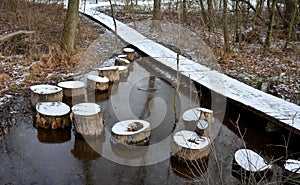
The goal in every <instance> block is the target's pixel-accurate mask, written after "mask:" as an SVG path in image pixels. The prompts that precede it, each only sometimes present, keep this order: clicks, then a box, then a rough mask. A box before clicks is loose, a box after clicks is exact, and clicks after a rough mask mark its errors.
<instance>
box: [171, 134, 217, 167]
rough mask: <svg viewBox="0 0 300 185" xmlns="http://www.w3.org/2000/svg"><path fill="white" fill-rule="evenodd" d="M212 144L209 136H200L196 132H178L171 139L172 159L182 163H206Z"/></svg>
mask: <svg viewBox="0 0 300 185" xmlns="http://www.w3.org/2000/svg"><path fill="white" fill-rule="evenodd" d="M210 144H211V143H210V139H209V138H208V137H205V136H199V135H198V134H197V133H196V132H193V131H189V130H182V131H179V132H176V133H175V134H174V135H173V137H172V140H171V154H172V159H173V160H174V161H176V162H178V163H179V164H182V165H190V164H192V165H195V164H196V165H206V164H207V161H208V157H209V153H210ZM204 168H205V166H204Z"/></svg>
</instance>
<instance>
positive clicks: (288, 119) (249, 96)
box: [82, 5, 300, 134]
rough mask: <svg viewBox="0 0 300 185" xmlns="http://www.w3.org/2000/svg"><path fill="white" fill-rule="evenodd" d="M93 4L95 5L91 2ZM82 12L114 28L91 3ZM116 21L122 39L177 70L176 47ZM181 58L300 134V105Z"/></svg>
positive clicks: (207, 82) (191, 72)
mask: <svg viewBox="0 0 300 185" xmlns="http://www.w3.org/2000/svg"><path fill="white" fill-rule="evenodd" d="M91 7H94V6H92V5H91ZM82 13H84V14H87V15H89V16H92V17H93V18H95V19H96V20H98V21H99V22H101V23H102V24H104V25H106V26H107V27H108V28H110V29H111V30H113V31H115V27H114V23H113V19H112V18H111V17H110V16H107V15H105V14H102V13H99V12H96V11H95V9H93V8H88V7H87V8H86V10H85V12H82ZM116 22H117V33H118V36H119V37H120V38H121V39H122V40H124V41H125V42H127V43H129V44H132V45H134V46H135V47H137V48H138V49H139V50H141V51H143V52H144V53H146V54H147V55H149V56H150V57H152V58H154V59H155V60H156V61H158V62H159V63H161V64H163V65H165V66H167V67H169V68H170V69H172V70H175V71H177V54H176V53H175V52H174V51H172V50H170V49H168V48H166V47H164V46H162V45H160V44H158V43H156V42H154V41H152V40H150V39H148V38H146V37H145V36H143V35H142V34H140V33H139V32H137V31H136V30H134V29H133V28H130V27H129V26H127V25H125V24H123V23H121V22H119V21H116ZM179 59H180V60H179V61H180V64H179V71H180V73H181V74H182V75H184V76H186V77H187V78H191V79H192V80H194V81H196V82H198V83H199V84H201V85H203V86H205V87H207V88H209V89H211V90H212V91H214V92H216V93H219V94H221V95H223V96H225V97H227V98H230V99H232V100H234V101H237V102H240V103H241V104H243V105H245V106H247V107H249V109H253V110H255V111H259V112H261V113H262V114H264V115H266V117H267V118H271V119H272V120H275V121H276V122H277V123H279V124H281V125H282V126H285V127H288V128H294V129H293V131H295V132H296V133H298V134H300V106H297V105H295V104H293V103H290V102H287V101H285V100H283V99H280V98H277V97H275V96H272V95H270V94H267V93H264V92H262V91H260V90H257V89H255V88H253V87H250V86H248V85H246V84H244V83H242V82H239V81H238V80H235V79H233V78H230V77H228V76H226V75H224V74H222V73H219V72H218V71H215V70H211V69H210V68H207V67H205V66H203V65H201V64H198V63H195V62H193V61H192V60H189V59H187V58H185V57H183V56H180V58H179Z"/></svg>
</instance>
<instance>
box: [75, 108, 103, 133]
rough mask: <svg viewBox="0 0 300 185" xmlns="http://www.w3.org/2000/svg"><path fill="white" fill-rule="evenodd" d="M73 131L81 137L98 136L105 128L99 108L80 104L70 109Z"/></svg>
mask: <svg viewBox="0 0 300 185" xmlns="http://www.w3.org/2000/svg"><path fill="white" fill-rule="evenodd" d="M71 118H72V120H73V123H74V127H75V131H76V132H77V133H79V134H81V135H83V136H99V135H101V133H102V132H103V130H104V128H105V122H104V120H103V117H102V112H101V107H100V106H99V105H98V104H95V103H80V104H77V105H74V106H73V107H72V115H71Z"/></svg>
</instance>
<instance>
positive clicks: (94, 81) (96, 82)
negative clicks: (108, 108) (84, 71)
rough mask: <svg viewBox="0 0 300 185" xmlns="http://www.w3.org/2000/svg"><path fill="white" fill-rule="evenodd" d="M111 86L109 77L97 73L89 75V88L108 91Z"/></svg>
mask: <svg viewBox="0 0 300 185" xmlns="http://www.w3.org/2000/svg"><path fill="white" fill-rule="evenodd" d="M108 88H109V79H108V78H107V77H100V76H96V75H88V76H87V89H88V90H93V91H100V92H101V91H107V90H108Z"/></svg>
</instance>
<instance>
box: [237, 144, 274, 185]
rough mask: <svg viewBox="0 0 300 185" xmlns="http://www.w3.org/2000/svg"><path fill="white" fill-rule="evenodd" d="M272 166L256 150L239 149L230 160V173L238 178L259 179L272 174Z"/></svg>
mask: <svg viewBox="0 0 300 185" xmlns="http://www.w3.org/2000/svg"><path fill="white" fill-rule="evenodd" d="M273 170H274V166H273V165H271V164H267V163H266V161H265V160H264V159H263V158H262V157H261V156H260V155H259V154H257V153H256V152H254V151H252V150H250V149H239V150H237V151H236V152H235V154H234V159H233V162H232V175H233V176H234V177H237V178H238V179H249V178H252V180H256V181H257V182H258V181H261V180H262V179H264V178H269V177H271V176H272V174H273Z"/></svg>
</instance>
